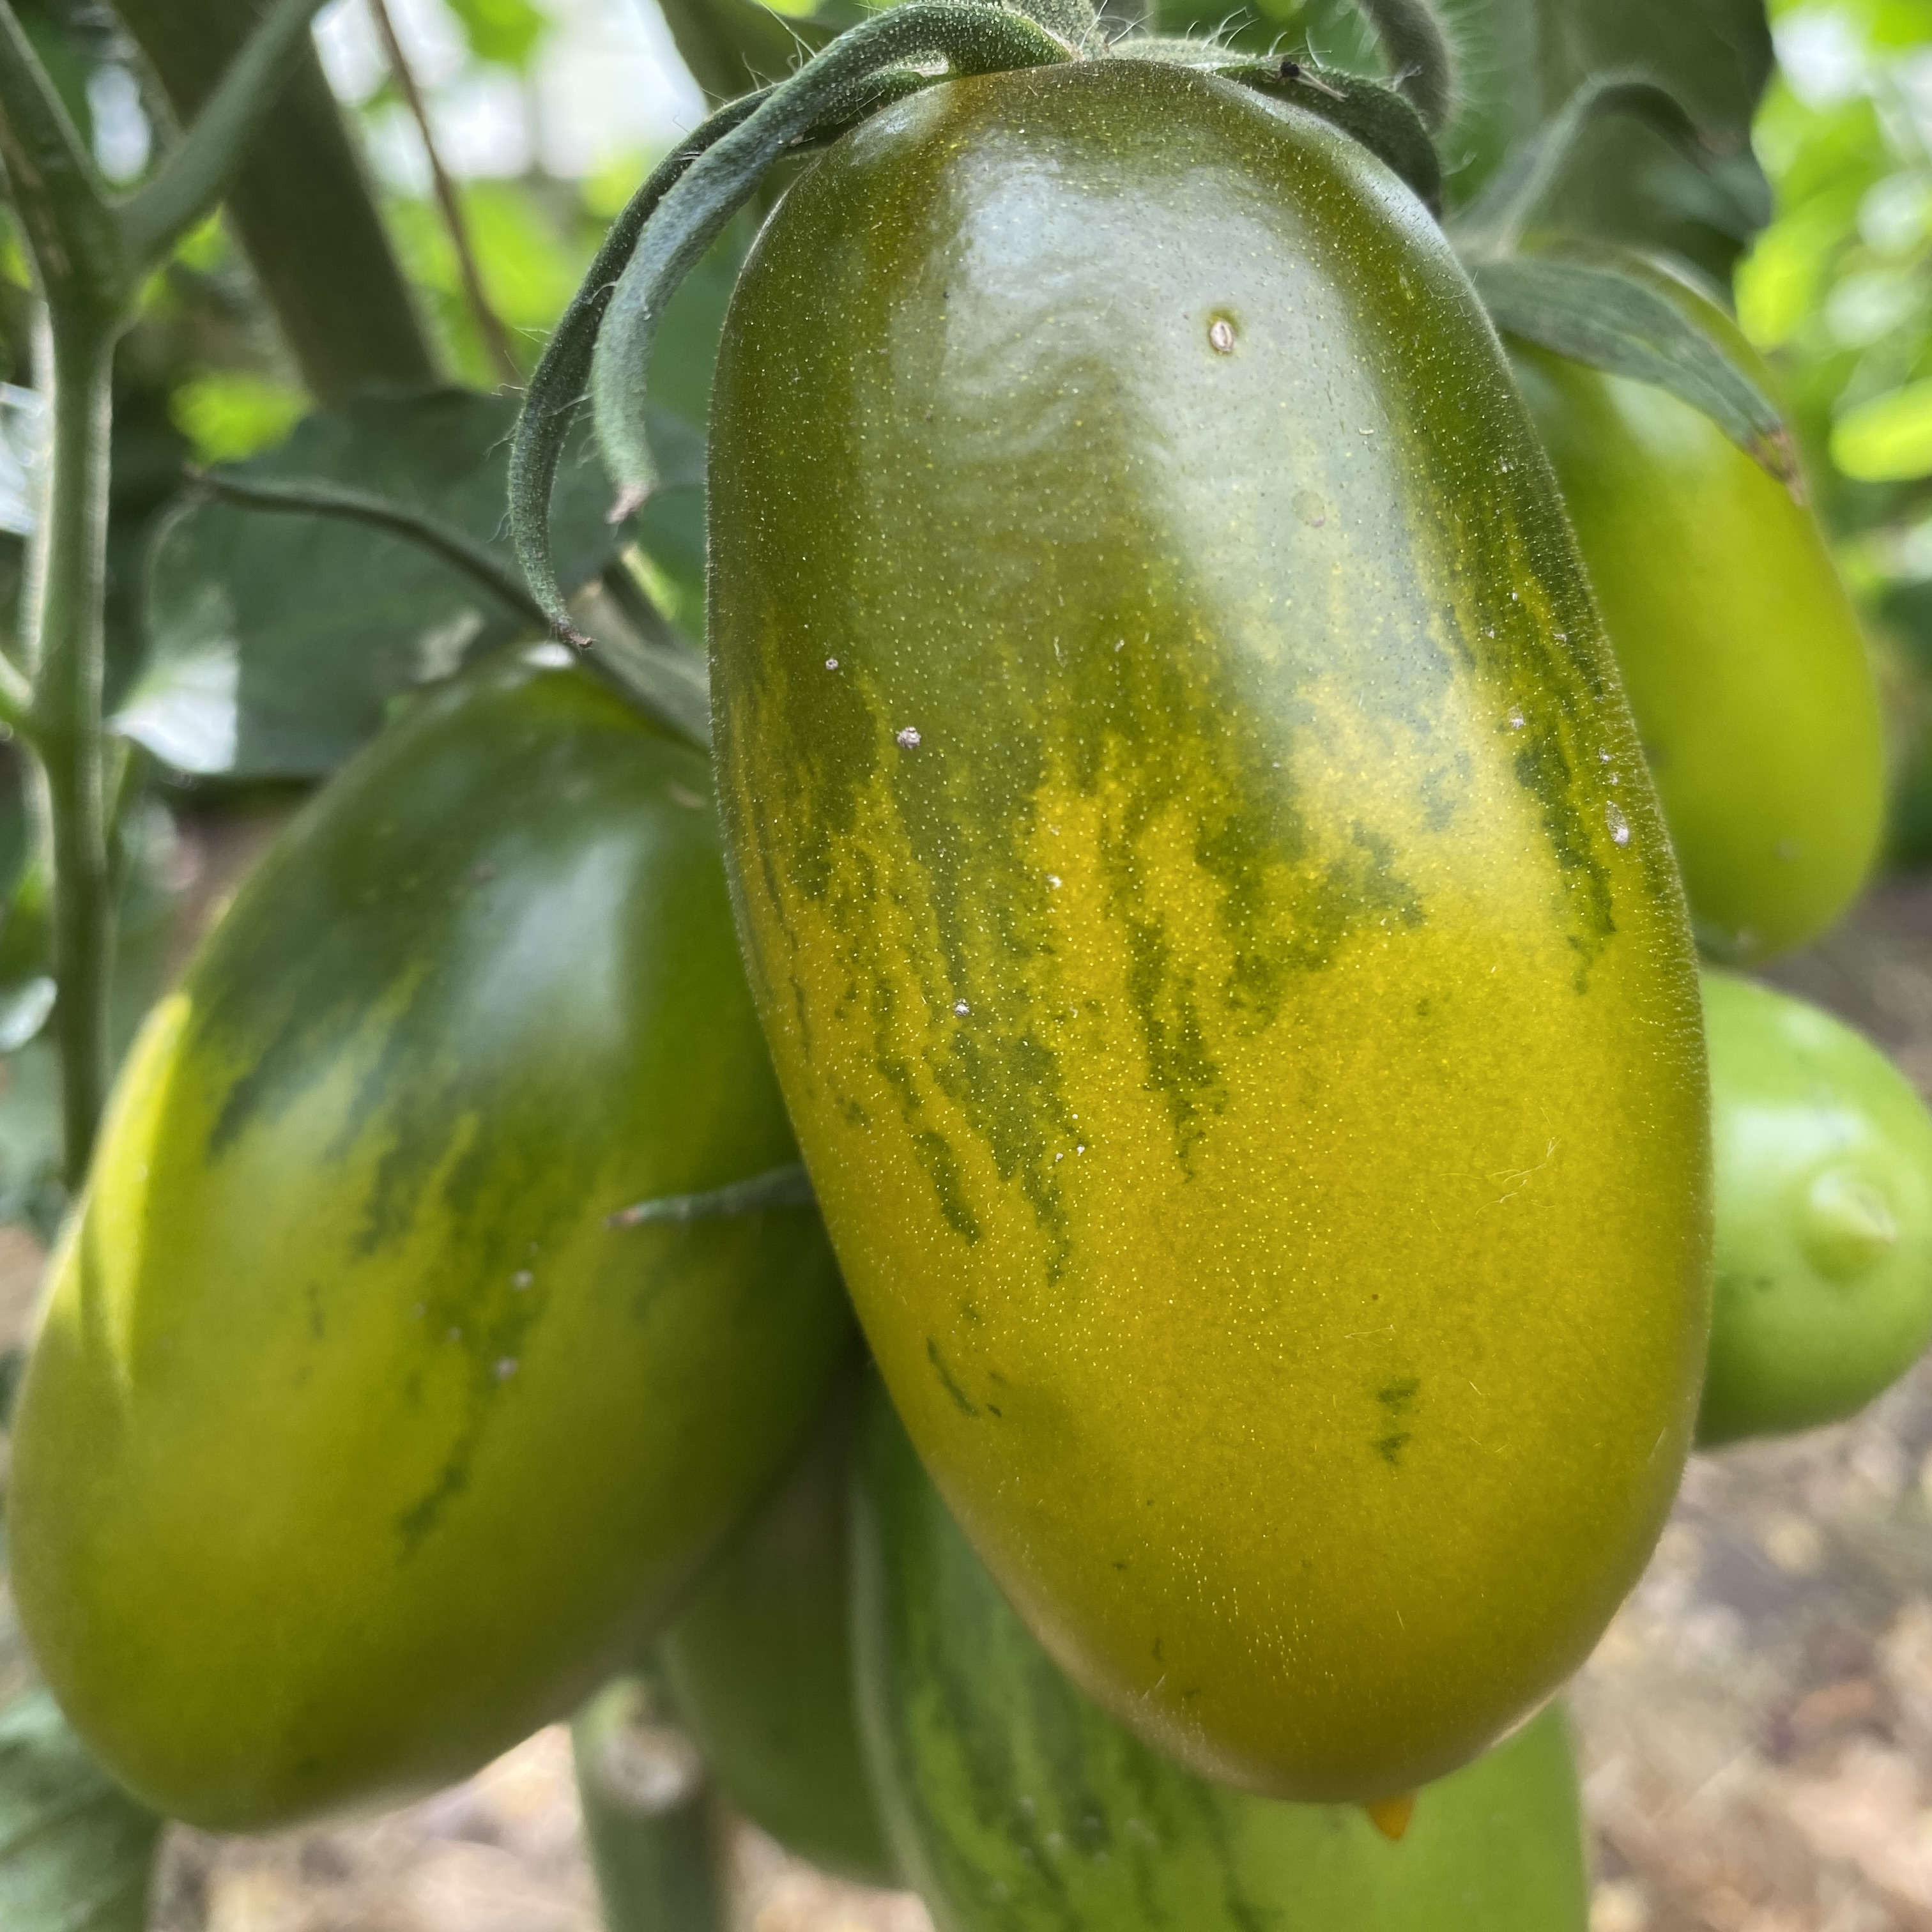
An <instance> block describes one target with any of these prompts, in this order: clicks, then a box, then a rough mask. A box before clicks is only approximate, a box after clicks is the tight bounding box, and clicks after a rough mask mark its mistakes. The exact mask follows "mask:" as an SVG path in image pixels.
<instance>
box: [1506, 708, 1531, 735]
mask: <svg viewBox="0 0 1932 1932" xmlns="http://www.w3.org/2000/svg"><path fill="white" fill-rule="evenodd" d="M1508 718H1509V727H1510V729H1511V730H1512V731H1520V730H1522V729H1523V727H1524V725H1526V724H1528V723H1529V719H1528V718H1526V717H1524V715H1523V706H1521V705H1520V704H1512V705H1511V706H1510V708H1509V711H1508Z"/></svg>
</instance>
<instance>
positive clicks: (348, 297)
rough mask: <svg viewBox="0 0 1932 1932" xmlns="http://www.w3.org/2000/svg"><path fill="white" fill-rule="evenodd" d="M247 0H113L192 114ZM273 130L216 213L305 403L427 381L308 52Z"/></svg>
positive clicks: (409, 315) (184, 112) (411, 317)
mask: <svg viewBox="0 0 1932 1932" xmlns="http://www.w3.org/2000/svg"><path fill="white" fill-rule="evenodd" d="M256 10H257V9H256V0H115V8H114V11H115V14H116V15H117V16H118V18H119V19H120V20H121V21H123V22H124V23H125V25H126V26H127V30H128V31H129V32H130V33H131V34H133V37H134V38H135V39H136V41H138V42H139V44H140V47H141V51H142V52H143V53H144V54H145V55H146V56H147V58H148V60H149V62H151V64H152V65H153V67H154V71H155V73H156V74H157V76H158V77H160V83H161V85H162V86H163V88H164V89H166V92H167V95H168V98H169V100H170V101H172V104H173V105H174V107H175V112H176V113H178V114H179V115H180V116H181V118H182V120H183V121H192V120H193V119H194V118H195V117H196V115H197V114H198V113H199V110H200V109H201V107H202V104H203V103H204V102H205V101H206V100H207V98H208V96H209V95H211V94H212V93H213V92H214V89H215V87H216V86H217V83H219V82H220V79H221V77H222V75H223V73H224V72H225V71H226V69H227V67H228V64H229V61H230V60H231V59H232V58H233V57H234V55H235V54H236V52H237V51H238V50H239V49H240V48H241V46H242V43H243V42H244V41H245V40H246V39H247V37H248V32H249V30H250V28H251V26H253V25H254V19H255V14H256ZM295 65H296V72H295V76H294V78H293V81H292V82H291V83H290V86H288V87H287V89H285V90H284V92H283V93H282V94H281V96H280V97H279V98H278V101H277V103H276V106H275V127H274V130H273V131H272V133H269V134H265V135H264V136H262V137H261V138H260V139H257V140H256V141H255V142H254V143H253V144H252V145H251V147H250V148H249V151H248V157H247V163H246V165H245V166H244V167H243V168H242V170H241V172H239V175H237V176H236V178H235V179H234V181H233V184H231V187H230V189H229V195H228V199H227V211H228V214H229V218H230V219H231V220H233V223H235V226H236V231H237V232H238V233H239V235H240V236H241V239H242V247H243V248H244V249H245V251H247V253H248V259H249V260H250V262H251V263H252V264H253V265H254V270H255V274H256V277H257V280H258V281H260V284H261V287H262V291H263V294H264V295H266V296H267V297H268V299H269V302H270V303H271V305H272V306H273V307H274V309H275V315H276V319H277V320H278V321H279V322H280V323H281V326H282V332H283V334H284V335H285V336H286V337H287V339H288V344H289V347H290V349H291V350H293V353H294V354H295V357H296V361H297V362H298V363H299V365H301V368H302V377H303V380H305V382H306V383H308V386H309V387H310V389H312V390H313V391H314V392H315V395H316V397H317V399H318V401H321V402H323V403H325V404H328V403H335V402H339V401H341V400H342V398H344V397H345V396H347V395H353V394H354V393H355V392H356V391H357V390H358V389H365V388H368V387H371V386H378V387H387V388H419V387H422V386H427V385H428V384H430V383H434V382H435V381H436V380H437V378H438V375H439V373H440V372H439V371H438V369H437V362H436V357H435V355H434V352H433V351H432V350H431V347H430V345H429V340H428V337H427V336H426V335H425V333H424V332H423V328H422V322H421V320H420V319H419V317H418V315H417V314H416V303H415V300H414V299H413V296H411V294H410V288H409V285H408V284H407V282H406V281H404V278H403V272H402V270H401V267H400V266H398V263H397V260H396V257H395V251H393V250H392V248H391V247H390V245H389V236H388V235H387V233H386V231H385V229H384V228H383V221H382V217H381V216H380V214H379V213H378V212H377V207H376V202H375V197H374V194H373V193H371V190H370V187H369V183H368V177H367V175H366V174H365V172H364V169H363V167H362V161H361V159H360V157H359V155H358V154H357V153H356V148H355V146H354V144H353V142H352V140H351V139H350V133H349V130H348V129H347V127H345V126H344V122H343V118H342V111H341V109H340V108H339V107H338V106H337V105H336V102H335V96H334V95H332V93H331V92H329V83H328V82H327V81H326V80H325V79H324V78H323V72H322V67H321V64H320V62H318V61H317V58H316V56H315V54H314V50H313V49H309V48H305V49H302V52H301V54H300V55H299V58H298V59H297V60H296V64H295Z"/></svg>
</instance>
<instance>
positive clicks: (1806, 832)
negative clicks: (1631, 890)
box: [1511, 251, 1885, 965]
mask: <svg viewBox="0 0 1932 1932" xmlns="http://www.w3.org/2000/svg"><path fill="white" fill-rule="evenodd" d="M1607 259H1608V260H1612V261H1613V262H1614V264H1615V266H1618V267H1619V268H1621V269H1625V271H1626V272H1630V273H1632V274H1636V275H1642V276H1643V277H1644V278H1645V279H1646V280H1647V281H1649V282H1650V283H1651V284H1652V286H1653V287H1656V288H1658V290H1661V291H1662V292H1663V293H1666V294H1667V295H1668V296H1670V298H1671V299H1672V300H1673V301H1674V302H1676V303H1677V304H1678V305H1679V306H1680V307H1681V308H1683V309H1685V311H1687V312H1688V314H1690V316H1691V319H1692V320H1694V322H1696V323H1697V324H1698V325H1699V326H1700V327H1701V328H1703V329H1704V330H1705V331H1706V332H1707V333H1708V334H1709V335H1712V336H1714V337H1715V338H1718V341H1719V342H1720V344H1721V346H1722V347H1724V348H1725V349H1726V350H1727V351H1728V352H1729V353H1731V354H1732V355H1733V356H1734V357H1735V358H1736V359H1737V360H1738V361H1739V362H1740V363H1742V365H1744V366H1745V367H1746V368H1749V369H1751V370H1752V371H1754V372H1755V373H1756V374H1758V376H1759V377H1760V380H1765V381H1766V382H1769V373H1768V372H1767V371H1766V370H1765V369H1764V367H1763V363H1762V362H1760V360H1759V359H1758V358H1757V356H1756V354H1755V353H1754V351H1753V350H1752V349H1751V347H1750V345H1749V344H1748V343H1747V342H1746V341H1745V338H1743V337H1742V335H1740V334H1739V332H1738V329H1737V328H1736V325H1735V324H1734V323H1733V322H1732V321H1731V320H1730V317H1727V316H1726V315H1725V314H1724V313H1723V311H1721V310H1720V309H1718V308H1717V307H1716V305H1715V304H1713V303H1712V302H1709V301H1707V300H1706V299H1705V298H1704V297H1703V296H1701V295H1700V294H1698V293H1697V292H1696V291H1694V290H1691V289H1690V288H1688V287H1686V286H1685V284H1683V283H1682V282H1681V281H1679V280H1678V279H1677V278H1676V277H1675V276H1672V275H1667V274H1665V273H1664V272H1662V271H1661V270H1660V269H1656V268H1655V267H1653V266H1652V265H1650V264H1649V263H1646V262H1645V261H1644V260H1643V258H1641V257H1637V256H1633V255H1630V254H1626V253H1624V252H1622V251H1617V252H1616V253H1615V254H1610V255H1607ZM1511 356H1512V358H1513V359H1514V362H1515V365H1516V369H1517V377H1518V380H1519V383H1520V386H1521V388H1522V390H1523V396H1524V398H1525V400H1526V401H1527V402H1528V403H1529V407H1530V410H1531V413H1532V415H1533V416H1535V419H1536V425H1537V428H1538V430H1539V431H1540V432H1541V434H1542V437H1543V442H1544V448H1545V449H1547V451H1548V452H1549V453H1550V460H1552V462H1553V463H1554V464H1555V465H1556V473H1557V475H1558V477H1559V478H1560V479H1561V481H1562V485H1563V495H1564V500H1565V502H1566V503H1567V504H1568V507H1569V511H1570V517H1571V522H1572V523H1573V524H1574V526H1575V528H1576V532H1577V542H1578V543H1579V544H1580V546H1581V547H1582V549H1583V559H1584V562H1586V565H1588V566H1589V572H1590V578H1591V582H1592V586H1594V588H1595V592H1596V595H1597V601H1598V607H1599V608H1600V609H1601V611H1602V612H1603V616H1604V625H1605V627H1606V628H1607V629H1608V631H1609V632H1610V640H1611V642H1612V643H1613V645H1614V646H1615V647H1616V654H1617V664H1618V667H1619V670H1620V671H1621V672H1622V676H1623V683H1624V688H1625V691H1626V692H1628V694H1629V697H1630V701H1631V709H1632V710H1633V711H1634V712H1635V713H1636V715H1637V731H1638V735H1639V736H1640V737H1641V738H1642V739H1643V745H1644V750H1645V753H1646V756H1647V757H1649V760H1650V763H1651V769H1652V774H1653V775H1654V776H1655V779H1656V782H1657V788H1658V795H1659V796H1660V798H1661V801H1662V803H1663V806H1664V818H1665V820H1666V822H1667V824H1668V825H1669V826H1670V835H1671V838H1672V841H1673V844H1675V846H1676V852H1677V858H1678V862H1679V865H1680V866H1681V867H1682V871H1683V874H1684V883H1685V891H1686V892H1687V893H1688V896H1689V898H1690V901H1691V918H1692V921H1693V922H1694V926H1695V927H1696V929H1697V937H1698V941H1699V943H1700V944H1701V945H1702V946H1703V948H1704V950H1706V952H1707V953H1709V954H1710V955H1711V956H1712V957H1713V958H1714V959H1719V960H1723V961H1727V962H1730V963H1732V964H1734V965H1751V964H1754V963H1755V962H1759V961H1762V960H1765V959H1771V958H1772V957H1773V956H1775V955H1776V954H1778V953H1784V952H1787V951H1789V950H1790V949H1791V948H1792V947H1795V946H1801V945H1802V944H1804V943H1805V941H1807V940H1808V939H1811V938H1815V937H1816V936H1817V935H1818V934H1820V933H1821V932H1824V931H1826V929H1827V928H1829V926H1832V925H1833V924H1834V923H1835V922H1836V921H1837V919H1838V917H1839V916H1840V915H1841V913H1843V911H1844V910H1845V909H1846V907H1848V906H1849V904H1851V902H1852V899H1853V898H1855V897H1856V896H1857V895H1858V890H1859V889H1860V888H1861V886H1863V885H1864V881H1865V878H1866V877H1867V874H1868V873H1869V872H1870V870H1871V868H1872V865H1873V861H1874V860H1875V859H1876V857H1877V855H1878V850H1879V840H1880V838H1881V835H1882V832H1883V829H1884V819H1885V760H1884V747H1883V742H1882V733H1881V730H1880V727H1879V707H1878V697H1877V687H1876V682H1875V681H1874V679H1873V674H1872V670H1871V667H1870V660H1869V658H1868V656H1867V651H1866V648H1865V643H1864V637H1863V635H1862V634H1861V631H1860V630H1859V627H1858V616H1857V613H1855V611H1854V610H1853V609H1852V604H1851V600H1850V598H1849V597H1848V596H1847V595H1846V591H1845V588H1844V586H1843V583H1842V582H1841V580H1840V579H1839V577H1838V569H1837V566H1836V565H1835V564H1834V563H1833V562H1832V555H1831V552H1830V550H1829V548H1828V547H1827V546H1826V541H1825V535H1824V532H1823V530H1821V529H1820V528H1819V526H1818V522H1817V518H1816V517H1814V516H1813V515H1812V514H1811V511H1809V510H1808V508H1805V505H1803V504H1802V502H1799V501H1797V500H1796V499H1795V498H1794V497H1793V496H1792V494H1791V493H1790V490H1787V488H1786V487H1785V486H1784V484H1781V483H1780V482H1779V481H1777V480H1776V479H1775V478H1773V477H1772V476H1771V475H1769V474H1768V473H1767V472H1766V471H1765V470H1764V469H1763V468H1761V467H1760V466H1759V465H1758V464H1757V463H1755V462H1754V461H1753V460H1752V459H1751V458H1750V457H1749V456H1748V455H1745V452H1743V451H1742V450H1741V449H1739V448H1738V447H1737V446H1736V444H1735V443H1733V442H1732V441H1731V440H1730V438H1729V437H1727V436H1726V435H1725V434H1724V432H1723V431H1721V429H1719V428H1718V426H1717V425H1715V423H1713V422H1712V421H1711V420H1710V419H1709V417H1707V416H1704V415H1703V414H1702V413H1700V411H1698V410H1694V409H1693V408H1692V407H1691V406H1690V405H1689V404H1688V403H1683V402H1680V401H1679V400H1678V399H1677V398H1676V397H1675V396H1673V395H1670V394H1669V393H1668V392H1666V391H1664V390H1663V389H1658V388H1657V387H1656V386H1655V385H1654V384H1652V383H1640V382H1636V381H1634V380H1631V379H1630V378H1628V377H1622V376H1613V375H1610V374H1606V373H1605V372H1604V371H1601V370H1599V369H1592V368H1586V366H1585V365H1583V364H1582V363H1579V362H1570V361H1568V360H1567V359H1565V358H1563V357H1562V356H1557V355H1555V354H1553V353H1552V352H1550V350H1544V349H1540V348H1537V347H1532V346H1530V345H1529V344H1520V343H1514V342H1513V343H1512V344H1511Z"/></svg>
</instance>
